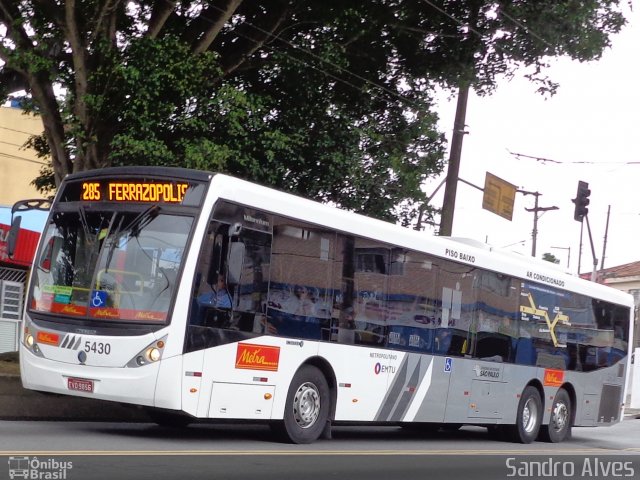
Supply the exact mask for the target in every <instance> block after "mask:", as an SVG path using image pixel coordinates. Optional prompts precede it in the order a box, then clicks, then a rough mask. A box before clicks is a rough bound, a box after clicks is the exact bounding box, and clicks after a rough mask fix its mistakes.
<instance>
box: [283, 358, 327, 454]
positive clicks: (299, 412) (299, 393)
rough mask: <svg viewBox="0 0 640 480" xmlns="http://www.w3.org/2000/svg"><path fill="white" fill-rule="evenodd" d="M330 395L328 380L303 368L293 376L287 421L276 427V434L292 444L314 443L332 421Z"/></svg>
mask: <svg viewBox="0 0 640 480" xmlns="http://www.w3.org/2000/svg"><path fill="white" fill-rule="evenodd" d="M330 398H331V396H330V394H329V385H328V383H327V379H326V378H325V377H324V375H323V373H322V372H321V371H320V370H319V369H318V368H316V367H314V366H313V365H303V366H302V367H301V368H300V370H298V372H297V373H296V374H295V375H294V377H293V380H292V381H291V385H290V387H289V392H288V394H287V402H286V404H285V409H284V418H283V420H282V421H281V422H278V423H276V424H275V425H274V428H275V430H276V433H278V434H279V435H280V436H281V437H282V438H283V440H285V441H289V442H291V443H298V444H302V443H312V442H314V441H315V440H317V439H318V438H319V437H320V435H321V434H322V432H323V431H324V429H325V427H326V424H327V421H328V420H329V411H330V408H329V407H330V405H329V403H330Z"/></svg>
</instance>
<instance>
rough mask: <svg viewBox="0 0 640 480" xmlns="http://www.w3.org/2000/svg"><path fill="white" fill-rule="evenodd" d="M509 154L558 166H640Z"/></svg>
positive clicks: (628, 163)
mask: <svg viewBox="0 0 640 480" xmlns="http://www.w3.org/2000/svg"><path fill="white" fill-rule="evenodd" d="M507 152H509V154H511V155H513V156H514V157H516V158H517V159H518V160H520V159H523V158H524V159H527V160H535V161H536V162H541V163H554V164H557V165H640V161H638V162H633V161H632V162H592V161H588V160H577V161H573V162H568V161H565V160H554V159H552V158H545V157H538V156H535V155H526V154H524V153H518V152H512V151H511V150H507Z"/></svg>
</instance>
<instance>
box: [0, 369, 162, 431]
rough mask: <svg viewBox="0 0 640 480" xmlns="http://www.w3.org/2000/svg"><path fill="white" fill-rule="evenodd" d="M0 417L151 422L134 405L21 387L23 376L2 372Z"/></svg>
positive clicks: (0, 381)
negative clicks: (3, 373) (21, 377)
mask: <svg viewBox="0 0 640 480" xmlns="http://www.w3.org/2000/svg"><path fill="white" fill-rule="evenodd" d="M0 419H3V420H67V421H77V422H82V421H89V422H96V421H98V422H114V421H115V422H149V421H150V419H149V417H148V416H147V415H146V413H145V412H144V411H143V410H142V409H140V408H138V407H135V406H128V405H121V404H119V403H115V402H106V401H104V400H96V399H92V398H81V397H69V396H66V395H55V394H49V393H41V392H35V391H33V390H26V389H24V388H22V382H21V381H20V377H17V376H14V375H0Z"/></svg>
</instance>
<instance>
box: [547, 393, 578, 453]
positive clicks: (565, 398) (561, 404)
mask: <svg viewBox="0 0 640 480" xmlns="http://www.w3.org/2000/svg"><path fill="white" fill-rule="evenodd" d="M570 435H571V398H570V397H569V393H567V391H566V390H565V389H564V388H561V389H560V390H558V393H557V394H556V398H554V399H553V405H552V407H551V418H550V419H549V425H543V426H542V428H541V429H540V440H543V441H545V442H552V443H560V442H562V441H563V440H565V439H566V438H568V437H569V436H570Z"/></svg>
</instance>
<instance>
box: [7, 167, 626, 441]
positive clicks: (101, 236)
mask: <svg viewBox="0 0 640 480" xmlns="http://www.w3.org/2000/svg"><path fill="white" fill-rule="evenodd" d="M26 303H27V305H26V310H25V315H24V328H23V331H22V337H21V346H20V368H21V374H22V381H23V384H24V386H25V387H26V388H29V389H34V390H40V391H46V392H54V393H58V394H67V395H76V396H82V397H91V398H97V399H103V400H111V401H114V402H123V403H128V404H135V405H142V406H145V407H148V410H149V413H150V415H151V416H152V418H153V419H155V420H156V421H157V422H158V423H172V424H185V425H186V424H187V423H189V422H191V421H195V420H196V419H212V420H221V419H232V420H253V421H259V422H267V423H269V424H271V425H272V426H273V427H274V430H276V431H277V432H278V433H279V434H281V435H282V436H283V437H284V438H285V439H286V440H288V441H291V442H295V443H308V442H312V441H314V440H316V439H317V438H319V437H320V436H324V437H326V438H328V437H329V436H330V429H331V426H332V425H333V424H340V423H341V422H342V423H347V422H348V423H353V422H361V423H369V422H370V423H376V424H391V425H402V426H406V427H411V428H418V429H425V430H427V429H436V428H438V427H440V426H459V425H465V424H469V425H482V426H486V427H487V428H488V430H489V431H490V432H491V433H492V434H495V435H497V436H500V437H505V438H508V439H511V440H513V441H517V442H523V443H528V442H532V441H533V440H535V439H536V438H541V439H544V440H547V441H552V442H559V441H562V440H563V439H565V438H566V437H567V436H568V435H569V433H570V430H571V428H572V427H573V426H601V425H611V424H614V423H616V422H618V421H620V420H621V418H622V415H623V407H624V398H625V385H626V377H627V375H628V370H629V363H630V354H629V347H630V345H631V344H632V339H631V338H630V337H631V331H632V330H631V323H632V322H631V315H632V312H633V300H632V298H631V296H629V295H627V294H625V293H622V292H620V291H617V290H614V289H610V288H607V287H604V286H602V285H598V284H595V283H591V282H587V281H584V280H581V279H579V278H576V277H574V276H571V275H568V274H565V273H563V272H561V271H559V270H558V269H557V268H556V267H555V266H552V265H551V264H548V263H546V262H539V261H536V260H534V259H531V258H527V257H520V256H516V255H513V254H508V253H504V252H500V251H494V250H492V249H491V248H490V247H488V246H479V245H474V244H471V243H469V242H462V241H456V240H454V239H450V238H444V237H433V236H429V235H426V234H424V233H420V232H416V231H412V230H408V229H405V228H402V227H399V226H396V225H392V224H389V223H385V222H381V221H378V220H373V219H370V218H366V217H363V216H360V215H356V214H353V213H349V212H346V211H342V210H339V209H335V208H332V207H329V206H326V205H322V204H319V203H316V202H313V201H310V200H305V199H302V198H298V197H296V196H293V195H289V194H285V193H281V192H278V191H275V190H271V189H268V188H265V187H261V186H257V185H254V184H251V183H248V182H245V181H241V180H238V179H235V178H231V177H229V176H225V175H220V174H213V173H207V172H200V171H192V170H186V169H173V168H148V167H147V168H112V169H103V170H97V171H91V172H85V173H80V174H74V175H69V176H68V177H67V178H66V179H65V180H64V182H63V183H62V185H61V186H60V188H59V190H58V193H57V195H56V198H55V200H54V202H53V205H52V208H51V213H50V216H49V219H48V223H47V226H46V228H45V230H44V233H43V235H42V238H41V241H40V245H39V249H38V253H37V255H36V258H35V260H34V265H33V270H32V274H31V280H30V287H29V293H28V298H27V302H26Z"/></svg>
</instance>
